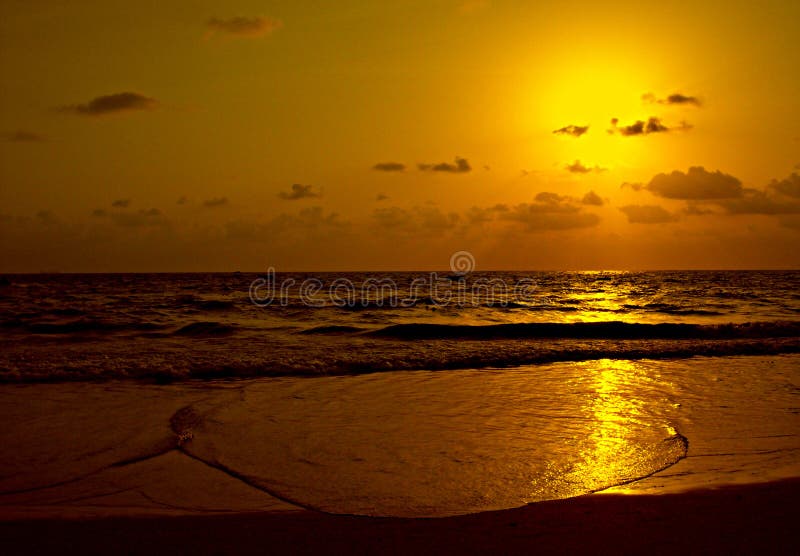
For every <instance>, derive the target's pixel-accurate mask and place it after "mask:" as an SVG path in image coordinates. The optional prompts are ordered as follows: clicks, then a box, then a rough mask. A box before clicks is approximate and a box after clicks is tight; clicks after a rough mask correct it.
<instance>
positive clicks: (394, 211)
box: [372, 207, 461, 235]
mask: <svg viewBox="0 0 800 556" xmlns="http://www.w3.org/2000/svg"><path fill="white" fill-rule="evenodd" d="M372 217H373V220H374V221H375V224H376V225H377V226H378V227H379V228H382V229H384V230H390V231H393V232H402V233H404V234H409V235H431V234H436V235H441V234H443V233H446V232H447V231H449V230H452V229H453V228H454V227H455V226H456V225H457V224H458V223H459V222H460V221H461V216H460V215H459V214H457V213H454V212H443V211H442V210H440V209H439V208H437V207H414V208H413V209H404V208H401V207H385V208H384V207H382V208H377V209H375V210H374V211H373V213H372Z"/></svg>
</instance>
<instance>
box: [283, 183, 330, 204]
mask: <svg viewBox="0 0 800 556" xmlns="http://www.w3.org/2000/svg"><path fill="white" fill-rule="evenodd" d="M321 196H322V193H320V192H318V191H314V186H313V185H302V184H299V183H294V184H292V189H291V191H288V192H286V191H281V192H280V193H278V197H280V198H281V199H285V200H287V201H297V200H298V199H311V198H314V197H321Z"/></svg>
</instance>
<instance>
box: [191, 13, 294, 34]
mask: <svg viewBox="0 0 800 556" xmlns="http://www.w3.org/2000/svg"><path fill="white" fill-rule="evenodd" d="M206 27H208V29H209V31H210V32H211V33H212V34H214V33H225V34H226V35H232V36H235V37H249V38H256V37H263V36H264V35H268V34H270V33H272V32H273V31H276V30H278V29H280V28H281V27H283V22H282V21H281V20H280V19H276V18H274V17H267V16H260V15H257V16H253V17H244V16H239V17H230V18H227V19H223V18H219V17H212V18H210V19H209V20H208V21H207V22H206Z"/></svg>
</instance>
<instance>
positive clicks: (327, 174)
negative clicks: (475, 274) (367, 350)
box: [0, 0, 800, 272]
mask: <svg viewBox="0 0 800 556" xmlns="http://www.w3.org/2000/svg"><path fill="white" fill-rule="evenodd" d="M600 4H601V3H595V2H544V1H543V2H521V1H520V2H512V1H500V0H494V1H488V0H487V1H480V0H472V1H455V0H454V1H402V2H400V1H398V2H391V3H382V2H356V1H344V2H336V3H334V2H314V3H301V2H255V1H230V2H224V3H223V2H205V1H192V2H179V1H176V2H170V3H168V4H163V5H162V4H155V3H154V4H148V3H122V2H116V1H108V0H106V1H103V2H99V1H91V2H90V1H74V2H63V1H56V0H39V1H37V2H26V1H22V0H5V1H4V2H3V3H2V4H0V69H2V72H3V79H2V86H1V87H0V272H37V271H41V270H61V271H172V270H174V271H188V270H220V271H223V270H261V269H264V268H266V267H267V266H274V267H276V268H277V269H278V270H346V269H376V270H405V269H418V270H424V269H443V268H446V267H447V264H448V261H449V257H450V254H451V253H453V252H454V251H460V250H467V251H470V252H472V253H473V254H474V256H475V259H476V262H477V268H478V270H481V269H484V270H489V269H603V268H608V269H611V268H614V269H627V268H631V269H661V268H798V267H800V255H798V253H800V250H798V249H797V247H796V246H797V244H798V240H800V108H799V107H800V103H798V100H797V99H798V98H799V97H800V76H799V74H798V71H797V68H798V67H800V41H798V40H797V22H798V21H800V4H798V3H797V2H765V3H759V4H758V5H756V4H755V3H752V2H730V3H724V4H723V3H716V2H706V3H702V2H701V3H694V2H669V3H663V2H660V3H655V2H653V3H649V4H648V3H642V2H617V3H613V4H612V3H602V4H603V5H602V6H601V5H600ZM612 119H616V124H614V123H612ZM637 122H638V123H637ZM569 126H573V127H569ZM587 126H588V129H585V130H584V129H583V128H587ZM562 129H563V132H561V133H554V132H555V131H557V130H562Z"/></svg>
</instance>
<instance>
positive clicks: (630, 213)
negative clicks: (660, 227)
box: [619, 205, 678, 224]
mask: <svg viewBox="0 0 800 556" xmlns="http://www.w3.org/2000/svg"><path fill="white" fill-rule="evenodd" d="M619 210H621V211H622V212H624V213H625V216H627V217H628V222H629V223H630V224H664V223H666V222H674V221H676V220H677V219H678V217H677V216H675V215H673V214H671V213H669V212H668V211H667V210H666V209H665V208H664V207H660V206H657V205H627V206H624V207H620V209H619Z"/></svg>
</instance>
